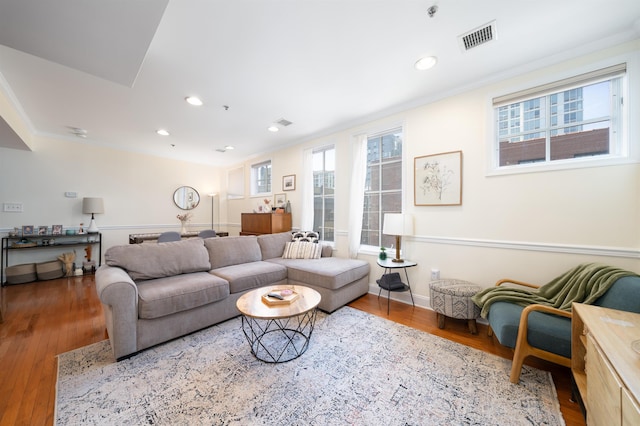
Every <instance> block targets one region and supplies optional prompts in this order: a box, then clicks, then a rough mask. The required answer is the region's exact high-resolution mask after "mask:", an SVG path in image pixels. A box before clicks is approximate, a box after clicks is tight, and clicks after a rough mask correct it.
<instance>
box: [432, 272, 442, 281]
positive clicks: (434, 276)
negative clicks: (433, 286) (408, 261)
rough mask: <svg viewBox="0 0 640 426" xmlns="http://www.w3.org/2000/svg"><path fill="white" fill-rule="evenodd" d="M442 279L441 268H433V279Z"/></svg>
mask: <svg viewBox="0 0 640 426" xmlns="http://www.w3.org/2000/svg"><path fill="white" fill-rule="evenodd" d="M439 279H440V270H439V269H432V270H431V281H436V280H439Z"/></svg>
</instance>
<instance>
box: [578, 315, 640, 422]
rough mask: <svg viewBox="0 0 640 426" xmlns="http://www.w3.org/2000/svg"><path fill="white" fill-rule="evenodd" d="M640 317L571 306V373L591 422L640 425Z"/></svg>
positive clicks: (588, 420) (588, 419)
mask: <svg viewBox="0 0 640 426" xmlns="http://www.w3.org/2000/svg"><path fill="white" fill-rule="evenodd" d="M639 339H640V314H635V313H631V312H625V311H618V310H615V309H607V308H602V307H599V306H592V305H583V304H580V303H574V304H573V318H572V334H571V344H572V347H571V351H572V353H571V369H572V372H573V377H574V380H575V382H576V387H577V388H578V391H579V392H580V397H581V399H582V402H583V403H584V406H585V409H586V413H587V424H588V425H590V426H592V425H593V426H599V425H606V426H609V425H623V426H631V425H640V404H639V403H640V354H638V353H637V352H635V351H634V350H633V349H632V348H631V342H633V341H635V340H639Z"/></svg>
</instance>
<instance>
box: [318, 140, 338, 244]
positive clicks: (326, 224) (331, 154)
mask: <svg viewBox="0 0 640 426" xmlns="http://www.w3.org/2000/svg"><path fill="white" fill-rule="evenodd" d="M335 188H336V149H335V147H334V146H333V145H331V146H328V147H323V148H319V149H315V150H314V151H313V229H314V230H316V231H318V232H319V233H320V239H321V240H322V241H335V224H334V216H335V212H334V200H335Z"/></svg>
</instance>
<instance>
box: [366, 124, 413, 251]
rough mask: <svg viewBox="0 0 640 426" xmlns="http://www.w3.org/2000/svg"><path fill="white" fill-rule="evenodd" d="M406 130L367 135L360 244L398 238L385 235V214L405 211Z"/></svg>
mask: <svg viewBox="0 0 640 426" xmlns="http://www.w3.org/2000/svg"><path fill="white" fill-rule="evenodd" d="M402 170H403V167H402V129H399V128H398V129H394V130H390V131H387V132H384V133H381V134H378V135H374V136H369V137H368V138H367V172H366V173H367V176H366V181H365V191H364V209H363V216H362V234H361V239H360V243H361V244H362V245H367V246H374V247H391V245H392V244H394V243H395V238H394V237H393V236H390V235H383V234H382V226H383V218H384V214H385V213H402Z"/></svg>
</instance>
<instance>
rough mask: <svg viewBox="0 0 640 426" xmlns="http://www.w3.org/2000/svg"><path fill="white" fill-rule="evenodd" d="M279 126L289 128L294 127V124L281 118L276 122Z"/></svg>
mask: <svg viewBox="0 0 640 426" xmlns="http://www.w3.org/2000/svg"><path fill="white" fill-rule="evenodd" d="M276 123H277V124H279V125H281V126H282V127H287V126H290V125H292V124H293V123H292V122H291V121H289V120H286V119H284V118H281V119H279V120H277V121H276Z"/></svg>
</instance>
